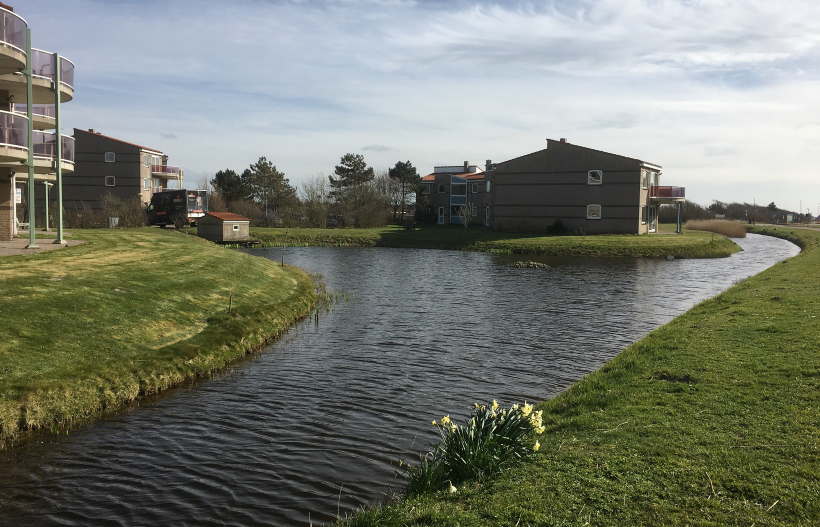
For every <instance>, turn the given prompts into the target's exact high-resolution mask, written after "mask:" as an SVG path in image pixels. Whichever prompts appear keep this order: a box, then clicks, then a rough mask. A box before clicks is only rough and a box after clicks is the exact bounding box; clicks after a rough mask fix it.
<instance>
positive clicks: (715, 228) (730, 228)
mask: <svg viewBox="0 0 820 527" xmlns="http://www.w3.org/2000/svg"><path fill="white" fill-rule="evenodd" d="M685 227H686V229H688V230H690V231H708V232H714V233H717V234H722V235H724V236H727V237H729V238H745V237H746V226H745V225H744V224H742V223H737V222H735V221H729V220H689V221H687V222H686V225H685Z"/></svg>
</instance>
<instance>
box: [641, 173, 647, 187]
mask: <svg viewBox="0 0 820 527" xmlns="http://www.w3.org/2000/svg"><path fill="white" fill-rule="evenodd" d="M641 174H643V188H649V172H648V171H646V170H643V171H641Z"/></svg>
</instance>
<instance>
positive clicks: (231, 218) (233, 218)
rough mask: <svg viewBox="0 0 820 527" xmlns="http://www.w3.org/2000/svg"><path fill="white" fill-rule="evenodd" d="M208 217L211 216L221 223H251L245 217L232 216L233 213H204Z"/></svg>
mask: <svg viewBox="0 0 820 527" xmlns="http://www.w3.org/2000/svg"><path fill="white" fill-rule="evenodd" d="M205 214H207V215H208V216H213V217H214V218H217V219H219V220H222V221H251V220H250V219H248V218H246V217H245V216H240V215H239V214H234V213H233V212H206V213H205Z"/></svg>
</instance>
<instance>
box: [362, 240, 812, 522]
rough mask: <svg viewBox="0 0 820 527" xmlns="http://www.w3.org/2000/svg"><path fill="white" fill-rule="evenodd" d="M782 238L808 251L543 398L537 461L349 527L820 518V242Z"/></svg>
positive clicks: (373, 513)
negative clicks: (486, 481)
mask: <svg viewBox="0 0 820 527" xmlns="http://www.w3.org/2000/svg"><path fill="white" fill-rule="evenodd" d="M759 232H762V230H761V231H759ZM768 232H769V233H773V231H771V230H768ZM775 235H779V236H782V237H786V238H788V239H792V240H796V241H798V242H799V244H800V245H801V246H802V247H804V249H805V250H804V251H803V252H802V253H801V254H800V255H799V256H797V257H795V258H791V259H789V260H787V261H785V262H782V263H780V264H778V265H776V266H774V267H773V268H771V269H769V270H767V271H765V272H763V273H761V274H759V275H757V276H755V277H752V278H749V279H748V280H745V281H743V282H741V283H740V284H738V285H736V286H735V287H732V288H731V289H729V290H728V291H726V292H724V293H722V294H720V295H718V296H717V297H715V298H713V299H711V300H707V301H705V302H703V303H701V304H700V305H698V306H696V307H695V308H693V309H692V310H690V311H689V312H687V313H685V314H684V315H682V316H680V317H678V318H677V319H675V320H674V321H672V322H671V323H669V324H667V325H665V326H663V327H661V328H660V329H658V330H656V331H654V332H652V333H651V334H650V335H648V336H647V337H645V338H644V339H642V340H641V341H639V342H637V343H636V344H634V345H633V346H631V347H629V348H628V349H626V350H625V351H624V352H622V353H621V354H620V355H618V356H617V357H616V358H615V359H613V360H612V361H611V362H609V363H608V364H607V365H605V366H604V367H603V368H601V369H600V370H598V371H596V372H595V373H593V374H590V375H588V376H587V377H585V378H584V379H583V380H581V381H580V382H578V383H576V384H575V385H574V386H572V387H571V388H570V389H569V390H568V391H567V392H565V393H564V394H562V395H560V396H558V397H556V398H554V399H552V400H550V401H546V402H543V403H541V404H540V405H538V408H540V409H542V410H544V416H545V422H546V424H547V431H546V432H545V434H544V435H543V436H542V439H541V443H542V448H541V452H542V453H540V454H538V455H537V456H536V457H535V458H534V459H533V461H532V462H529V463H526V464H524V465H522V466H520V467H519V468H517V469H514V470H512V471H510V472H508V473H506V474H504V475H502V476H501V477H500V478H499V479H497V480H496V481H494V482H492V483H490V484H487V485H486V486H484V487H480V486H476V485H473V486H467V487H465V488H463V489H460V490H459V492H458V493H456V494H453V495H444V494H441V495H436V496H432V497H427V498H423V499H416V500H407V501H404V502H400V503H397V504H393V505H391V506H389V507H385V508H376V509H373V510H369V511H366V512H364V513H362V514H360V515H359V516H357V517H356V518H355V519H354V520H352V521H350V522H349V525H357V526H358V525H376V524H378V525H385V526H387V525H460V526H471V525H476V526H478V525H517V526H522V527H523V526H528V525H745V526H749V525H758V526H763V525H817V524H820V309H818V308H820V273H818V272H817V269H818V268H819V267H820V233H817V232H812V231H807V230H802V231H798V230H795V231H793V233H790V232H788V231H785V230H784V229H782V228H781V229H779V230H778V232H776V233H775Z"/></svg>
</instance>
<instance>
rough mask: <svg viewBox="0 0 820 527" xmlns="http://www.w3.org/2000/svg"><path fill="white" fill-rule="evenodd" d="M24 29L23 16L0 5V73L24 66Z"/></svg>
mask: <svg viewBox="0 0 820 527" xmlns="http://www.w3.org/2000/svg"><path fill="white" fill-rule="evenodd" d="M26 29H28V24H27V23H26V21H25V20H23V17H21V16H20V15H18V14H16V13H13V12H11V11H9V10H8V9H3V8H2V7H0V74H5V73H14V72H16V71H20V70H22V69H24V68H25V67H26Z"/></svg>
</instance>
